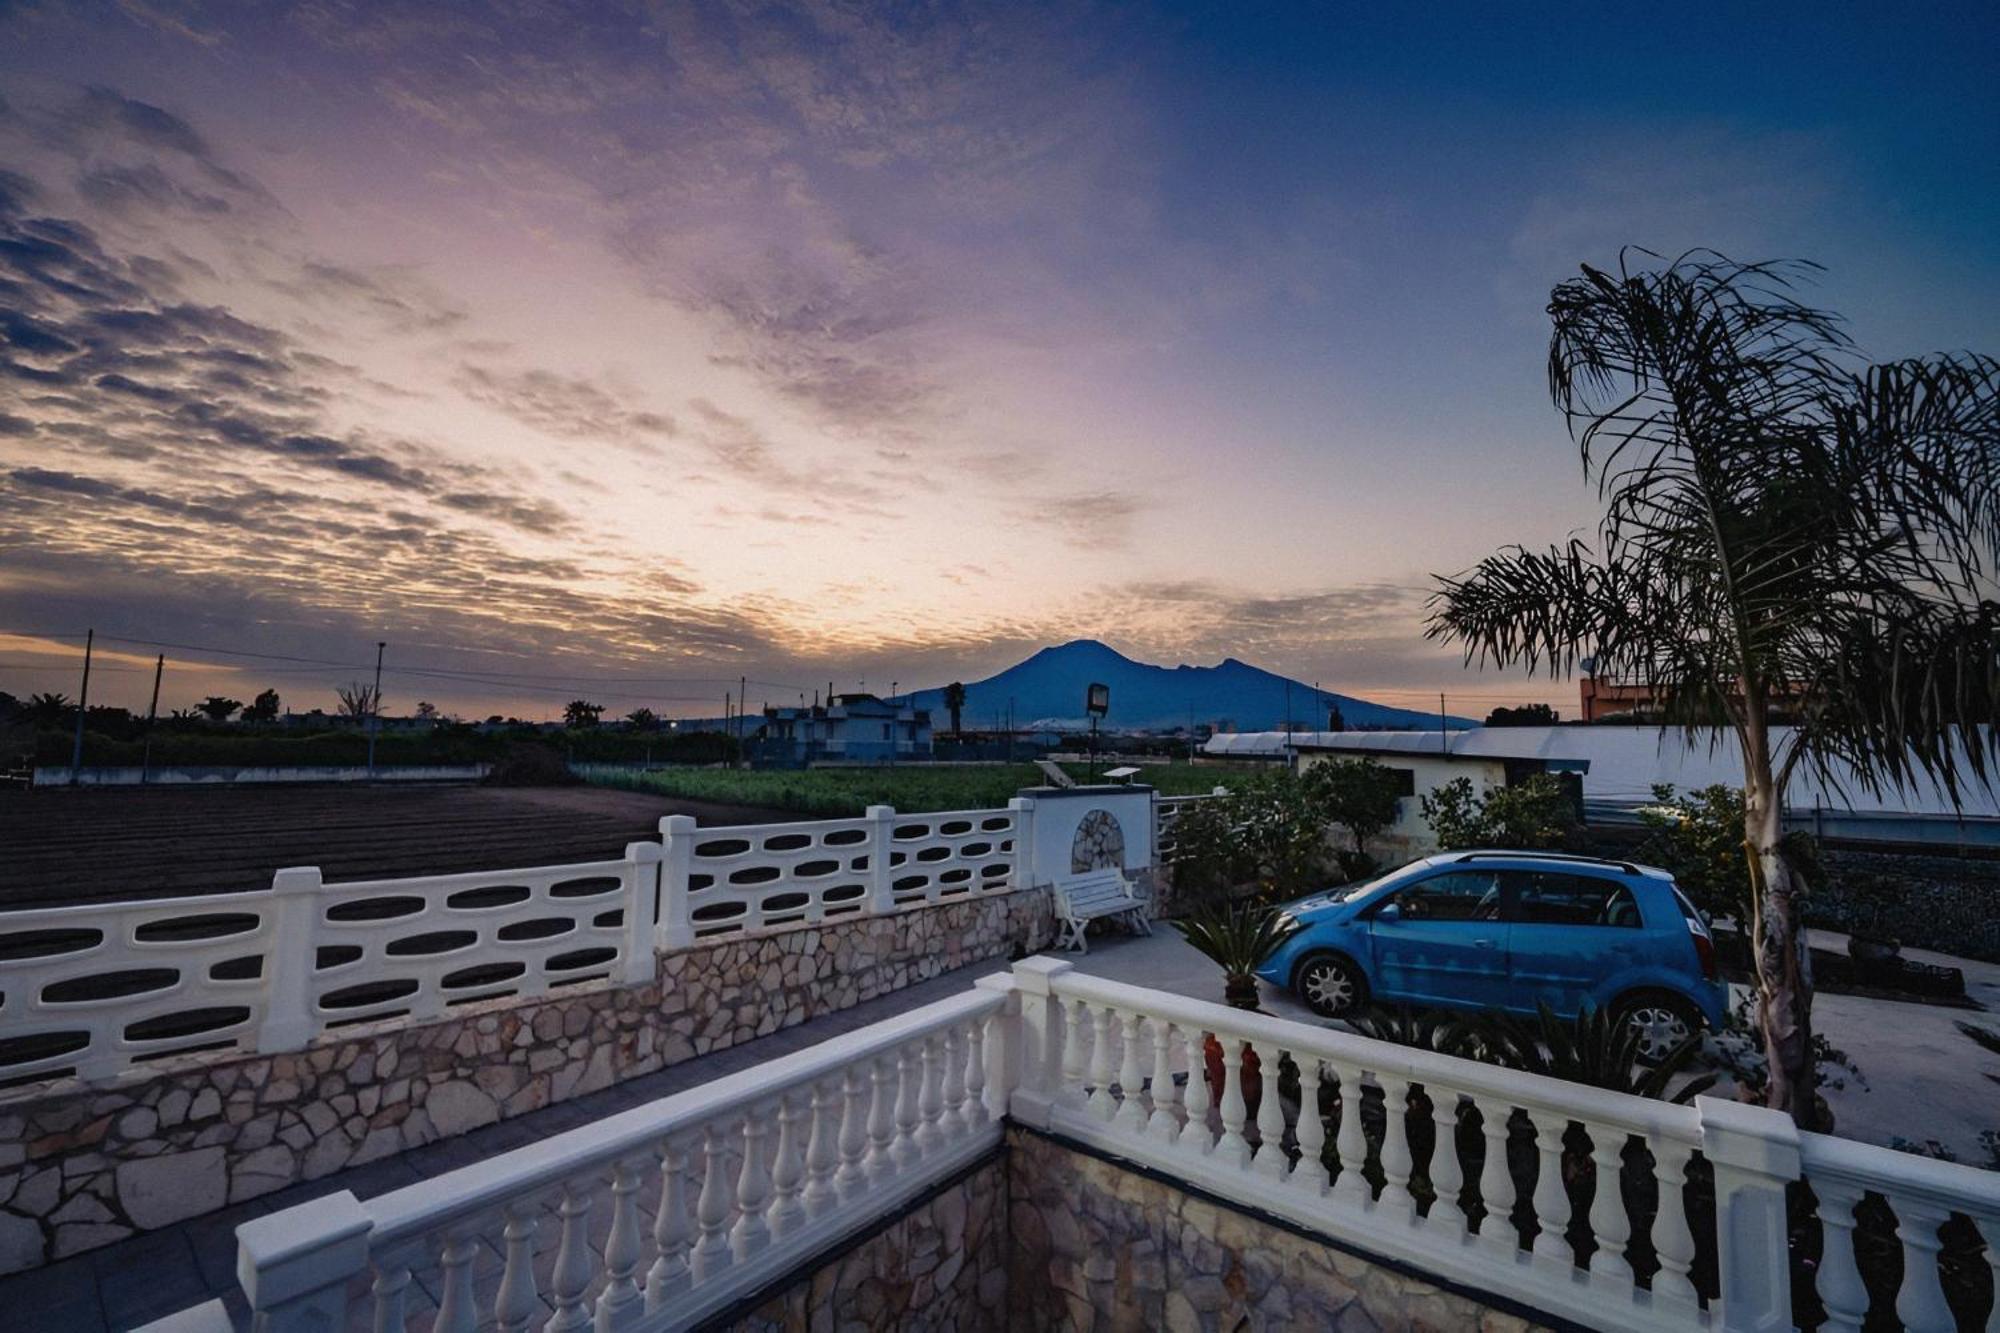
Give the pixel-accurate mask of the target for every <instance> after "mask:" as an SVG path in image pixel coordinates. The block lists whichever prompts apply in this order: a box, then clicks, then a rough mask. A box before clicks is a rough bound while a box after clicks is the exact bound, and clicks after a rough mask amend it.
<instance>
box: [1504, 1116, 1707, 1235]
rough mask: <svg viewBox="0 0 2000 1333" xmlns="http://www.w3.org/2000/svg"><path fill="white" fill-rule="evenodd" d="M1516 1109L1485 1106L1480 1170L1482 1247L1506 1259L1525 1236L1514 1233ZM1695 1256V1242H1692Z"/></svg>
mask: <svg viewBox="0 0 2000 1333" xmlns="http://www.w3.org/2000/svg"><path fill="white" fill-rule="evenodd" d="M1512 1118H1513V1108H1512V1107H1510V1106H1507V1105H1505V1104H1504V1103H1503V1104H1497V1105H1496V1104H1490V1103H1482V1104H1481V1105H1480V1107H1479V1132H1480V1134H1481V1135H1482V1136H1483V1137H1484V1138H1485V1140H1486V1161H1485V1163H1484V1164H1483V1165H1482V1166H1481V1167H1480V1168H1479V1201H1480V1203H1481V1204H1483V1205H1484V1206H1485V1209H1486V1214H1485V1216H1484V1217H1482V1218H1480V1219H1479V1243H1480V1244H1481V1245H1483V1246H1485V1247H1486V1248H1487V1249H1488V1250H1490V1251H1492V1252H1493V1253H1494V1254H1495V1255H1498V1256H1500V1257H1502V1258H1506V1259H1514V1258H1516V1257H1517V1256H1518V1255H1519V1254H1520V1251H1521V1234H1520V1232H1518V1231H1516V1230H1515V1229H1514V1173H1513V1172H1512V1171H1511V1170H1509V1169H1508V1166H1507V1135H1508V1129H1509V1122H1510V1121H1511V1120H1512ZM1689 1252H1690V1253H1692V1252H1693V1242H1692V1241H1690V1242H1689Z"/></svg>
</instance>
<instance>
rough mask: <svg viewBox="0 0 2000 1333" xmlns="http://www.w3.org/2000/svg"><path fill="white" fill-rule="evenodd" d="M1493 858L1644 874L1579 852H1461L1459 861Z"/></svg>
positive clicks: (1630, 866)
mask: <svg viewBox="0 0 2000 1333" xmlns="http://www.w3.org/2000/svg"><path fill="white" fill-rule="evenodd" d="M1493 857H1505V858H1507V859H1509V860H1529V861H1568V862H1572V863H1574V864H1576V865H1586V866H1611V867H1613V868H1615V869H1618V870H1622V871H1624V872H1625V873H1626V874H1628V875H1637V874H1640V873H1642V872H1641V871H1640V869H1639V867H1638V866H1636V865H1634V864H1632V862H1630V861H1613V860H1611V859H1610V858H1608V857H1603V856H1584V855H1582V854H1581V853H1578V852H1460V853H1459V854H1458V857H1457V859H1458V860H1460V861H1477V860H1480V859H1481V858H1488V859H1491V858H1493Z"/></svg>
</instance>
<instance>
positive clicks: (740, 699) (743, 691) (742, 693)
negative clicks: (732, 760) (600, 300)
mask: <svg viewBox="0 0 2000 1333" xmlns="http://www.w3.org/2000/svg"><path fill="white" fill-rule="evenodd" d="M749 708H750V678H749V677H748V676H738V677H737V678H736V753H737V756H738V757H739V758H740V759H741V760H742V763H743V767H745V768H748V767H750V760H749V758H748V757H747V756H745V755H744V754H743V714H744V713H746V712H748V711H749Z"/></svg>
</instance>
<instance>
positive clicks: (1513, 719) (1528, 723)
mask: <svg viewBox="0 0 2000 1333" xmlns="http://www.w3.org/2000/svg"><path fill="white" fill-rule="evenodd" d="M1561 720H1562V719H1561V718H1560V717H1558V716H1557V714H1556V710H1555V709H1553V708H1551V707H1549V706H1548V705H1547V704H1522V705H1521V706H1520V707H1519V708H1507V707H1500V708H1496V709H1494V710H1493V711H1492V712H1490V713H1488V714H1487V715H1486V725H1487V726H1489V727H1553V726H1554V725H1555V724H1556V723H1557V722H1559V721H1561Z"/></svg>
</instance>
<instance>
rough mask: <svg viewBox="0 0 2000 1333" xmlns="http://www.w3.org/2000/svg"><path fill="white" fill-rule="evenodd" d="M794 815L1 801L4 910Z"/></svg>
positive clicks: (378, 791) (448, 867)
mask: <svg viewBox="0 0 2000 1333" xmlns="http://www.w3.org/2000/svg"><path fill="white" fill-rule="evenodd" d="M672 814H689V815H693V816H694V817H695V818H696V819H698V820H700V821H701V822H702V823H703V824H735V823H766V822H770V821H773V820H782V819H785V818H787V816H786V815H785V814H784V813H783V812H780V811H774V810H769V809H747V808H744V807H741V806H729V805H720V804H716V803H713V802H705V801H689V800H676V799H672V798H670V797H668V796H665V795H660V794H654V793H646V792H626V791H612V790H609V789H606V788H598V787H533V788H526V787H477V786H459V785H441V786H421V787H409V786H403V787H289V788H287V787H236V788H217V789H202V788H185V787H182V788H153V789H151V790H144V791H139V790H96V791H92V790H84V791H44V792H8V793H5V794H0V908H9V907H30V906H55V905H62V904H68V903H80V902H91V901H104V900H107V899H129V898H158V897H171V896H177V895H181V894H197V893H232V892H241V891H244V890H248V889H261V888H265V887H268V886H269V885H270V882H271V872H272V871H274V870H277V869H278V868H280V867H281V866H300V865H316V866H319V867H320V868H321V869H322V870H323V871H324V872H325V873H326V878H327V879H328V880H329V881H341V880H356V879H375V878H388V877H396V876H403V875H428V874H450V873H453V872H457V871H467V870H503V869H508V868H511V867H515V866H535V865H552V864H560V863H563V862H568V861H591V860H602V859H607V858H611V857H615V856H618V855H619V854H620V853H621V852H623V851H624V849H625V844H626V843H628V842H634V841H637V840H639V839H642V838H650V837H656V836H658V828H659V821H660V817H661V816H662V815H672Z"/></svg>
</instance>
